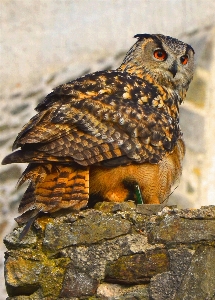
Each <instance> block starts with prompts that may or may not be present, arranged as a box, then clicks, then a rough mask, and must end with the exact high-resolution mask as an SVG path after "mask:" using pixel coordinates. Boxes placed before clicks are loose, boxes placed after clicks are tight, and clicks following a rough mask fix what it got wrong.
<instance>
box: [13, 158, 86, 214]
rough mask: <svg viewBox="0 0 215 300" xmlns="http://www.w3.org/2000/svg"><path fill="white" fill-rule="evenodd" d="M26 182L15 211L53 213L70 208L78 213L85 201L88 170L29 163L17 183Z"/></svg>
mask: <svg viewBox="0 0 215 300" xmlns="http://www.w3.org/2000/svg"><path fill="white" fill-rule="evenodd" d="M26 180H30V181H31V183H30V185H29V187H28V188H27V190H26V192H25V194H24V196H23V198H22V200H21V202H20V205H19V212H20V213H24V212H26V211H28V210H34V209H36V210H40V211H43V212H54V211H57V210H60V209H62V208H70V207H72V208H73V209H74V210H80V209H81V208H82V207H84V206H86V205H87V202H88V198H89V168H88V167H86V168H75V167H74V166H70V165H60V164H30V165H29V166H28V167H27V169H26V171H25V172H24V173H23V175H22V177H21V179H20V183H19V184H22V183H23V182H24V181H26Z"/></svg>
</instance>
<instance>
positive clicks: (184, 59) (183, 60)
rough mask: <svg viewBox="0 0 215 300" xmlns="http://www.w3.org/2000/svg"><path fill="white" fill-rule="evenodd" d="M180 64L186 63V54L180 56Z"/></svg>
mask: <svg viewBox="0 0 215 300" xmlns="http://www.w3.org/2000/svg"><path fill="white" fill-rule="evenodd" d="M180 61H181V63H182V65H186V64H187V63H188V55H183V56H181V58H180Z"/></svg>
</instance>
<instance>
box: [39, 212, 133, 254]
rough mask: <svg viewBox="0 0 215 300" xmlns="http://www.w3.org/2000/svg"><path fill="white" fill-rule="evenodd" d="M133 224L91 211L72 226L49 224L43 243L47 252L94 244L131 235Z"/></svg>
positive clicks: (118, 217)
mask: <svg viewBox="0 0 215 300" xmlns="http://www.w3.org/2000/svg"><path fill="white" fill-rule="evenodd" d="M130 229H131V224H130V223H129V222H128V221H127V220H124V219H122V218H121V217H120V216H114V215H108V214H102V213H101V212H98V211H93V210H91V211H89V212H86V213H85V214H84V215H83V218H81V219H78V220H77V221H75V222H73V223H72V224H69V223H65V224H47V226H46V230H45V238H44V241H43V245H44V248H45V249H46V251H49V252H55V251H58V250H59V249H63V248H65V247H68V246H72V245H80V244H93V243H97V242H99V241H101V240H104V239H112V238H115V237H117V236H121V235H124V234H127V233H129V231H130Z"/></svg>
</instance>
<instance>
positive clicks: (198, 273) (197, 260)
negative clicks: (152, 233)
mask: <svg viewBox="0 0 215 300" xmlns="http://www.w3.org/2000/svg"><path fill="white" fill-rule="evenodd" d="M197 297H198V299H208V300H213V299H215V247H209V246H208V247H206V246H200V247H199V248H198V249H197V250H196V253H195V255H194V257H193V260H192V262H191V265H190V267H189V269H188V271H187V273H186V275H185V276H184V278H183V280H182V283H181V285H180V288H179V290H178V291H177V293H176V296H175V298H174V300H181V299H184V300H196V299H197Z"/></svg>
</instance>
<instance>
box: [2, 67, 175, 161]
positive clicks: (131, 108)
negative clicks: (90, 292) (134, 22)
mask: <svg viewBox="0 0 215 300" xmlns="http://www.w3.org/2000/svg"><path fill="white" fill-rule="evenodd" d="M162 93H163V94H162ZM162 98H165V92H164V91H162V89H161V88H160V87H158V86H155V85H153V84H151V83H150V82H147V81H145V80H143V79H141V78H139V77H136V76H131V75H130V74H129V73H126V72H119V71H104V72H96V73H94V74H89V75H86V76H84V77H81V78H79V79H77V80H75V81H72V82H69V83H67V84H63V85H61V86H59V87H57V88H56V89H55V90H54V91H53V92H52V93H51V94H49V95H48V96H47V97H46V98H45V100H44V101H43V102H41V103H40V104H39V105H38V106H37V108H36V110H37V111H38V114H37V115H36V116H34V117H33V118H32V119H31V120H30V121H29V123H28V124H26V125H25V126H24V128H23V130H22V131H21V132H20V134H19V135H18V137H17V139H16V141H15V142H14V149H16V148H18V147H21V150H18V151H16V152H14V153H12V154H10V155H9V156H7V157H6V158H5V160H4V162H3V163H10V162H15V161H16V162H33V161H38V162H46V161H58V162H59V161H61V162H76V163H78V164H80V165H85V166H87V165H91V164H95V163H100V164H106V165H110V166H117V165H121V164H129V163H130V162H132V161H133V162H136V163H143V162H150V163H157V162H158V161H159V160H160V159H161V158H162V157H163V156H164V155H165V153H166V152H170V151H171V150H172V149H173V147H174V145H175V143H176V141H177V139H178V137H179V136H180V128H179V125H178V123H177V122H175V121H174V120H173V119H172V118H171V117H170V116H169V115H168V113H167V112H166V111H165V110H164V109H163V107H162V105H161V107H159V106H158V104H156V103H160V102H161V100H162ZM156 101H157V102H156ZM159 101H160V102H159ZM153 103H154V104H153Z"/></svg>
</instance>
